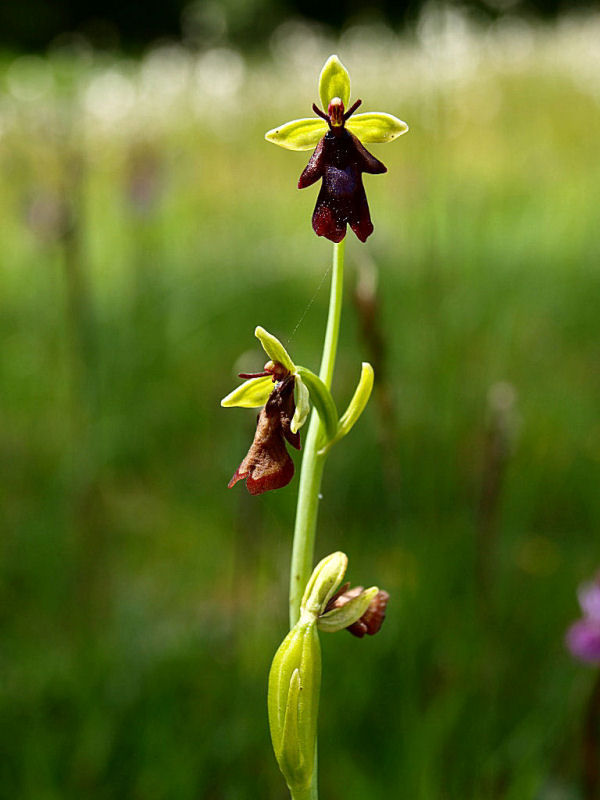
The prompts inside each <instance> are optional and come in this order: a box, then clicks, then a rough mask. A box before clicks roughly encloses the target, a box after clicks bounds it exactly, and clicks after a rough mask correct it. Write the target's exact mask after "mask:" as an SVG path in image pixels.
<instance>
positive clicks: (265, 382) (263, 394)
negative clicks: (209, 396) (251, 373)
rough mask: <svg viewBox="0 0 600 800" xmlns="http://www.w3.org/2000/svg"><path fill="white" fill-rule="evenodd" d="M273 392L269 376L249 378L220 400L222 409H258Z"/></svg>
mask: <svg viewBox="0 0 600 800" xmlns="http://www.w3.org/2000/svg"><path fill="white" fill-rule="evenodd" d="M272 391H273V379H272V378H271V376H270V375H265V376H263V377H261V378H250V379H249V380H247V381H244V383H242V384H241V385H240V386H238V387H237V389H234V390H233V391H232V392H229V394H228V395H227V397H224V398H223V399H222V400H221V405H222V406H223V408H236V407H237V408H259V407H260V406H264V404H265V403H266V402H267V400H268V399H269V395H270V394H271V392H272Z"/></svg>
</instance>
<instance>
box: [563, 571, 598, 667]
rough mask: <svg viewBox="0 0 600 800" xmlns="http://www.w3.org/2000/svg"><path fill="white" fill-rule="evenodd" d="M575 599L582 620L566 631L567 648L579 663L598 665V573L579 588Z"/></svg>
mask: <svg viewBox="0 0 600 800" xmlns="http://www.w3.org/2000/svg"><path fill="white" fill-rule="evenodd" d="M577 598H578V600H579V605H580V606H581V610H582V611H583V619H578V620H577V622H574V623H573V624H572V625H571V627H570V628H569V630H568V631H567V635H566V643H567V647H568V648H569V650H570V651H571V654H572V655H573V656H575V658H578V659H579V660H580V661H585V662H586V663H588V664H598V665H600V573H599V574H598V575H597V576H596V578H595V579H594V580H593V581H589V582H588V583H584V584H582V585H581V586H580V587H579V590H578V592H577Z"/></svg>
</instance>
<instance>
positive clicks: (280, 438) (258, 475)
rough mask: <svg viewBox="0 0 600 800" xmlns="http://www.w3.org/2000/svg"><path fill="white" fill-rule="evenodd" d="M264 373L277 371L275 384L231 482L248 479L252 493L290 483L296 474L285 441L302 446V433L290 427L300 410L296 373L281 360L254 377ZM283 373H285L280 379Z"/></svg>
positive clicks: (232, 483)
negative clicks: (293, 431) (297, 400)
mask: <svg viewBox="0 0 600 800" xmlns="http://www.w3.org/2000/svg"><path fill="white" fill-rule="evenodd" d="M263 375H273V380H274V381H276V383H275V387H274V389H273V391H272V392H271V394H270V395H269V399H268V400H267V402H266V403H265V405H264V407H263V408H262V409H261V412H260V414H259V415H258V420H257V425H256V433H255V434H254V440H253V442H252V444H251V445H250V449H249V450H248V453H247V454H246V457H245V458H244V460H243V461H242V463H241V464H240V466H239V467H238V468H237V470H236V471H235V473H234V474H233V477H232V478H231V480H230V481H229V484H228V486H227V488H228V489H231V488H232V486H235V484H236V483H237V482H238V481H241V480H245V481H246V488H247V489H248V491H249V492H250V494H263V492H268V491H271V490H273V489H281V488H282V487H284V486H287V485H288V483H289V482H290V481H291V480H292V478H293V477H294V462H293V461H292V459H291V458H290V455H289V453H288V451H287V448H286V446H285V442H286V441H288V442H289V443H290V444H291V445H292V447H295V448H296V449H297V450H299V449H300V434H299V433H298V432H296V433H292V430H291V427H290V426H291V421H292V418H293V416H294V412H295V410H296V405H295V402H294V383H295V377H294V375H292V374H291V373H290V372H289V371H288V370H286V369H285V367H283V366H282V365H281V364H273V366H272V368H269V369H267V370H266V372H264V373H257V374H256V375H255V374H252V375H250V377H259V376H263ZM282 375H283V376H284V377H282V378H281V379H279V378H278V376H282ZM241 377H246V375H245V374H244V375H243V376H241Z"/></svg>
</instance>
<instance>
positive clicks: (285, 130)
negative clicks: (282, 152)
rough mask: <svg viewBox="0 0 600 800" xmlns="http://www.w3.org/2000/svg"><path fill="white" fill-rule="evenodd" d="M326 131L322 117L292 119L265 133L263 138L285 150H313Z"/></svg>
mask: <svg viewBox="0 0 600 800" xmlns="http://www.w3.org/2000/svg"><path fill="white" fill-rule="evenodd" d="M326 133H327V123H326V122H325V121H324V120H322V119H314V118H313V119H293V120H292V121H291V122H286V123H284V124H283V125H280V126H279V127H278V128H273V129H272V130H270V131H267V132H266V133H265V139H266V140H267V141H268V142H272V143H273V144H278V145H279V146H280V147H285V148H286V149H287V150H313V149H314V148H315V147H316V146H317V144H318V143H319V141H320V140H321V139H322V138H323V136H325V134H326Z"/></svg>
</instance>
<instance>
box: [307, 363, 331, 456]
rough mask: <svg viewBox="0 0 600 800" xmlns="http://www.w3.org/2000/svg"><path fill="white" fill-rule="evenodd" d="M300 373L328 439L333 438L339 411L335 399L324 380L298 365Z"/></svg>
mask: <svg viewBox="0 0 600 800" xmlns="http://www.w3.org/2000/svg"><path fill="white" fill-rule="evenodd" d="M298 375H299V376H300V377H301V378H302V380H303V381H304V383H305V384H306V386H307V387H308V391H309V392H310V399H311V400H312V401H313V403H314V406H315V408H316V409H317V412H318V414H319V416H320V417H321V419H322V421H323V425H324V427H325V434H326V436H327V439H328V440H329V439H333V437H334V436H335V435H336V433H337V428H338V412H337V408H336V407H335V401H334V399H333V396H332V394H331V392H330V391H329V389H328V388H327V386H325V384H324V383H323V381H322V380H321V379H320V378H319V377H318V375H315V373H314V372H311V371H310V370H309V369H306V367H298Z"/></svg>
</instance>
